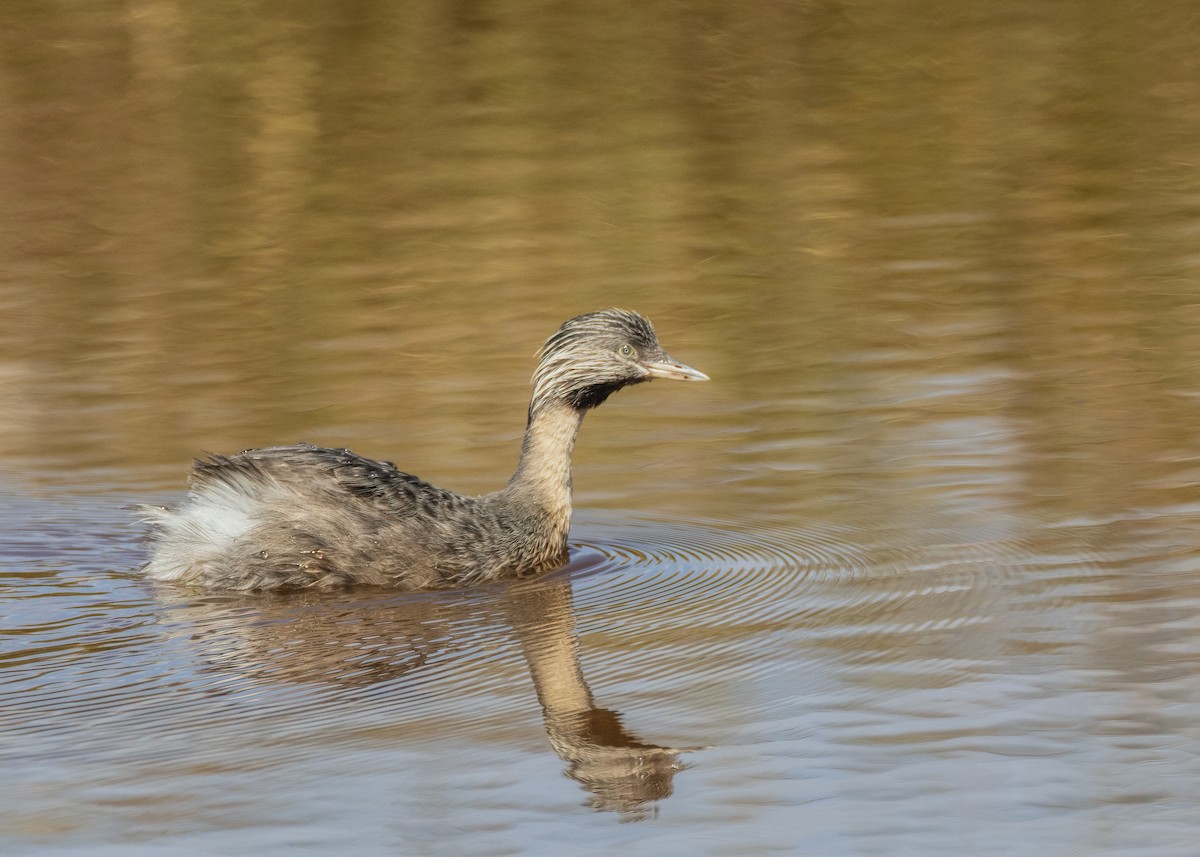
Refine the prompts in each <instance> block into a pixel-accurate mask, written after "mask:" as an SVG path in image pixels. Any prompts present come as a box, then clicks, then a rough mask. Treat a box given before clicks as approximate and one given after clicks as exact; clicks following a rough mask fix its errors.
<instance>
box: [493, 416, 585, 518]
mask: <svg viewBox="0 0 1200 857" xmlns="http://www.w3.org/2000/svg"><path fill="white" fill-rule="evenodd" d="M583 413H584V412H583V411H582V410H579V409H577V408H573V407H571V406H570V405H567V404H565V403H562V402H551V403H549V404H546V405H544V406H542V407H540V408H538V409H536V410H534V411H532V412H531V413H530V415H529V424H528V426H526V428H525V440H524V441H523V442H522V444H521V461H520V463H519V464H518V465H517V472H516V473H514V474H513V477H512V479H511V480H509V483H508V489H507V492H508V493H509V494H510V495H511V496H514V497H516V498H518V499H519V500H521V501H522V502H524V503H528V504H532V505H534V506H536V507H538V509H539V510H540V511H542V512H544V513H546V514H548V515H549V516H550V517H551V518H552V519H554V520H557V521H560V522H561V525H562V527H563V532H564V534H565V532H566V527H567V525H569V523H570V520H571V451H572V450H573V449H574V448H575V438H576V437H577V436H578V434H579V426H580V424H581V423H582V422H583Z"/></svg>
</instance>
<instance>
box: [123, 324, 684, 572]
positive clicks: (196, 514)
mask: <svg viewBox="0 0 1200 857" xmlns="http://www.w3.org/2000/svg"><path fill="white" fill-rule="evenodd" d="M656 378H667V379H672V380H678V381H707V380H708V376H707V375H705V374H704V373H703V372H699V371H697V370H695V369H692V368H691V367H689V366H685V365H684V364H682V363H679V362H678V361H676V360H673V359H672V358H671V357H669V356H668V355H667V354H666V352H665V351H663V349H662V346H660V345H659V342H658V337H657V336H656V335H655V333H654V328H653V327H651V325H650V322H649V321H647V320H646V319H645V318H644V317H642V316H641V315H638V314H637V313H636V312H632V311H629V310H620V309H608V310H602V311H600V312H593V313H588V314H586V315H580V316H577V317H575V318H572V319H570V320H568V321H566V322H564V323H563V325H562V326H561V327H560V328H559V329H558V330H557V331H556V332H555V333H554V334H553V335H552V336H551V337H550V338H549V339H548V340H547V341H546V344H545V345H544V346H543V347H542V349H541V351H540V352H539V353H538V364H537V368H536V369H535V371H534V373H533V379H532V383H533V396H532V398H531V400H530V403H529V412H528V419H527V422H526V428H525V437H524V440H523V441H522V444H521V455H520V460H519V463H518V464H517V470H516V472H515V473H514V474H513V476H512V478H511V479H509V481H508V484H507V485H505V486H504V487H503V488H502V489H500V490H499V491H496V492H494V493H491V494H485V495H483V496H478V497H468V496H463V495H461V494H456V493H454V492H452V491H447V490H445V489H443V488H438V487H436V486H434V485H430V484H429V483H427V482H424V481H422V480H420V479H418V478H417V477H416V476H412V475H410V474H408V473H404V472H402V471H400V470H398V469H397V468H396V466H395V465H394V464H392V463H391V462H389V461H373V460H371V459H368V458H363V457H362V456H359V455H356V454H355V453H353V452H350V451H349V450H346V449H325V448H322V447H317V446H311V445H308V444H299V445H296V446H278V447H269V448H265V449H251V450H246V451H245V452H240V453H238V454H237V455H232V456H221V455H209V456H207V457H206V458H203V459H198V460H197V461H196V462H195V466H194V468H193V470H192V474H191V490H190V492H189V493H188V495H187V497H186V498H185V500H184V501H183V503H182V504H181V505H180V506H179V507H178V508H170V507H165V506H141V507H138V508H139V512H140V514H141V516H142V518H143V519H144V520H145V521H146V522H147V523H148V524H149V525H150V538H151V547H150V560H149V562H147V563H146V565H145V567H144V571H145V573H146V574H147V575H148V576H149V577H151V578H154V579H157V580H164V581H176V582H179V583H183V584H191V585H195V586H200V587H205V588H209V589H223V590H240V591H264V590H284V589H318V590H334V589H341V588H345V587H348V586H353V585H356V584H369V585H378V586H389V587H394V588H398V589H437V588H445V587H453V586H465V585H469V584H474V583H481V582H486V581H493V580H500V579H504V578H515V577H525V576H529V575H534V574H538V573H540V572H544V571H548V570H550V569H552V568H555V567H558V566H559V565H561V564H563V563H564V562H565V561H566V559H567V533H568V530H569V528H570V523H571V451H572V449H573V448H574V446H575V439H576V436H577V435H578V432H579V427H580V424H581V423H582V421H583V417H584V415H585V414H586V413H587V412H588V411H589V410H591V409H592V408H595V407H597V406H598V405H600V404H602V403H603V402H604V401H605V399H607V398H608V397H609V396H610V395H612V394H613V393H615V392H616V391H617V390H619V389H621V388H622V387H626V386H629V385H631V384H639V383H642V382H644V381H650V380H652V379H656Z"/></svg>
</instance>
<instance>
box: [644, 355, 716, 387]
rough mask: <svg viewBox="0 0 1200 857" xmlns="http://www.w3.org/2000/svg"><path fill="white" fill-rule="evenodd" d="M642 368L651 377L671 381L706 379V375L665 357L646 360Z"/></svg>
mask: <svg viewBox="0 0 1200 857" xmlns="http://www.w3.org/2000/svg"><path fill="white" fill-rule="evenodd" d="M642 368H643V369H645V370H646V373H647V374H648V375H649V376H650V377H651V378H670V379H671V380H672V381H707V380H708V376H707V375H705V374H704V373H703V372H701V371H700V370H698V369H693V368H692V367H691V366H684V365H683V364H682V363H680V362H678V361H676V360H672V359H671V358H670V357H666V359H664V360H658V361H647V362H645V363H643V364H642Z"/></svg>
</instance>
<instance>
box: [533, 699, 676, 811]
mask: <svg viewBox="0 0 1200 857" xmlns="http://www.w3.org/2000/svg"><path fill="white" fill-rule="evenodd" d="M546 734H548V735H549V736H550V746H551V747H553V748H554V752H555V753H556V754H558V757H559V758H560V759H562V760H563V761H564V762H567V763H568V767H567V776H569V777H570V778H571V779H573V780H575V781H577V782H578V783H579V784H580V785H582V786H583V787H584V788H585V789H587V790H588V791H589V792H591V793H592V797H591V798H590V799H589V800H588V805H589V806H590V807H592V808H593V809H596V810H600V811H602V812H603V811H608V812H620V813H623V814H625V815H626V816H627V818H628V820H630V821H636V820H640V819H641V818H643V817H646V816H648V815H650V809H651V807H652V805H653V803H654V802H655V801H657V800H661V799H662V798H665V797H670V796H671V790H672V779H673V778H674V776H675V772H676V771H679V770H682V768H683V763H682V762H681V761H680V759H679V754H680V753H681V752H683V751H682V750H672V749H668V748H666V747H659V746H656V745H654V744H642V743H641V742H639V741H638V740H636V739H635V738H634V737H633V736H632V735H630V734H628V733H627V732H626V731H625V729H624V727H623V726H622V725H621V717H620V715H619V714H617V712H615V711H610V710H608V709H606V708H592V709H590V710H588V711H581V712H578V713H576V714H573V715H566V716H559V717H551V716H549V715H547V717H546Z"/></svg>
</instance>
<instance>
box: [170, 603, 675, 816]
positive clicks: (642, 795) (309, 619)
mask: <svg viewBox="0 0 1200 857" xmlns="http://www.w3.org/2000/svg"><path fill="white" fill-rule="evenodd" d="M159 592H160V594H161V597H162V598H163V600H164V601H165V602H166V603H168V604H169V605H171V606H173V607H174V608H175V609H176V610H177V611H178V615H179V618H181V619H183V620H184V621H185V622H186V623H187V624H188V625H189V626H190V627H191V628H193V629H194V637H193V640H194V642H195V644H196V646H197V647H198V648H199V649H200V651H201V653H202V656H203V657H204V659H205V661H206V662H207V663H208V665H209V667H210V668H211V669H214V670H218V671H221V672H228V671H231V670H232V671H236V672H237V674H238V675H240V676H245V677H250V678H253V679H254V680H256V681H269V682H287V683H300V684H316V685H327V686H331V687H336V688H359V687H367V686H371V685H376V684H380V683H383V682H389V681H403V680H405V679H406V678H408V679H414V680H415V679H416V678H417V677H418V675H419V674H420V672H421V671H422V670H426V669H439V668H447V669H449V668H452V665H451V664H435V663H432V661H433V660H434V659H436V658H439V657H442V658H444V657H445V656H446V654H447V652H452V653H454V655H453V657H454V658H455V660H459V659H461V658H464V657H468V654H467V652H465V651H462V650H463V649H464V648H469V646H470V643H469V642H468V643H467V644H466V645H465V646H464V641H463V640H462V634H463V633H464V632H466V631H468V630H472V629H477V628H480V627H482V628H483V629H484V632H485V633H488V634H489V636H490V635H491V634H492V633H496V634H498V633H503V629H504V627H505V626H507V627H508V628H509V629H510V630H511V631H512V632H514V633H515V635H516V637H517V639H518V640H519V642H520V648H521V651H522V652H523V654H524V657H525V660H526V663H527V665H528V669H529V674H530V676H531V677H532V679H533V684H534V688H535V690H536V692H537V698H538V701H539V702H540V703H541V707H542V716H543V719H544V722H545V727H546V734H547V735H548V736H549V739H550V746H551V747H552V748H553V750H554V752H555V753H556V754H557V755H558V756H559V758H561V759H562V760H563V761H564V762H566V763H567V775H568V776H570V777H571V778H572V779H574V780H575V781H576V782H578V783H579V784H580V785H582V786H583V787H584V788H585V789H586V790H587V791H588V792H590V793H591V797H590V798H589V799H588V805H589V806H591V807H592V808H593V809H596V810H599V811H606V812H617V813H620V814H621V815H622V816H623V817H624V818H626V819H627V820H638V819H642V818H645V817H647V816H648V815H650V814H652V813H653V810H654V804H655V802H656V801H658V800H661V799H663V798H666V797H668V796H670V794H671V792H672V781H673V778H674V776H675V773H676V772H677V771H679V770H681V769H682V768H683V767H684V766H683V763H682V762H681V761H680V758H679V757H680V754H681V753H683V752H686V751H687V750H689V749H696V748H670V747H662V746H659V745H656V744H648V743H644V742H642V741H639V740H638V739H637V738H636V737H635V736H634V735H632V734H631V733H630V732H628V731H627V730H626V729H625V727H624V725H623V724H622V723H621V716H620V714H619V713H618V712H616V711H612V710H609V709H606V708H601V707H598V706H597V705H596V703H595V700H594V698H593V696H592V691H591V688H590V687H589V686H588V683H587V680H586V679H585V678H584V675H583V670H582V667H581V665H580V660H579V641H578V637H577V635H576V632H575V614H574V608H573V604H572V593H571V585H570V583H569V582H566V581H562V580H548V581H531V582H526V583H520V584H515V585H512V586H508V587H505V588H504V589H503V590H501V591H500V593H499V597H498V598H496V599H494V600H489V601H480V600H477V599H468V600H462V601H459V600H454V599H445V598H436V597H420V598H411V597H410V598H394V597H379V598H375V599H372V598H370V597H369V596H366V597H364V596H359V597H357V598H356V597H354V596H347V597H344V598H337V597H333V596H325V597H314V596H309V595H293V596H273V597H272V596H261V597H255V598H249V597H237V596H203V597H188V596H187V595H186V594H183V593H180V592H178V591H175V590H171V589H169V588H167V587H162V588H161V589H160V590H159ZM491 647H492V643H491V642H489V644H488V645H487V646H485V647H484V648H491ZM457 669H458V671H462V664H461V662H459V663H458V664H457ZM401 693H403V690H402V689H401ZM456 702H458V703H460V704H461V703H464V702H465V700H456ZM467 704H468V705H469V702H468V703H467Z"/></svg>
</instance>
